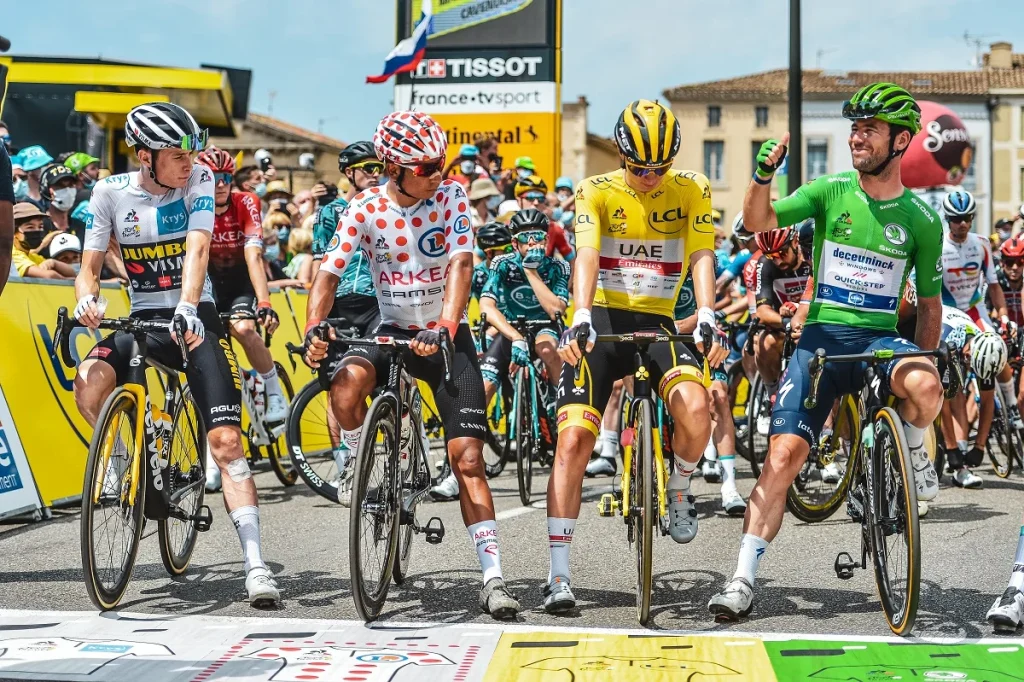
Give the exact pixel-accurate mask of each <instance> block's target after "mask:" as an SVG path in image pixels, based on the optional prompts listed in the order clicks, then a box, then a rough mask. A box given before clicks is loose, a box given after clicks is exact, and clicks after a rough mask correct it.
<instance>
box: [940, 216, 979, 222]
mask: <svg viewBox="0 0 1024 682" xmlns="http://www.w3.org/2000/svg"><path fill="white" fill-rule="evenodd" d="M946 220H948V221H949V222H950V223H973V222H974V216H972V215H958V216H946Z"/></svg>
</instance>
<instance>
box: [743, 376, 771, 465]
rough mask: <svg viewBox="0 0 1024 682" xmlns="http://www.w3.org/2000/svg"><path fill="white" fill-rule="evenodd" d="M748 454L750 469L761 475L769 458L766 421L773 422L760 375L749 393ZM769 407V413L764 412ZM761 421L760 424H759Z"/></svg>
mask: <svg viewBox="0 0 1024 682" xmlns="http://www.w3.org/2000/svg"><path fill="white" fill-rule="evenodd" d="M747 395H748V398H747V454H748V455H749V456H750V470H751V471H753V472H754V477H755V478H757V477H758V476H760V475H761V467H762V465H764V461H765V459H767V458H768V432H767V430H766V429H765V423H766V422H767V423H771V408H768V407H767V405H768V402H767V400H766V399H765V388H764V382H763V381H761V377H760V375H758V376H757V377H755V379H754V385H753V386H752V387H751V390H750V393H748V394H747ZM765 409H768V414H764V412H765ZM758 422H760V424H758Z"/></svg>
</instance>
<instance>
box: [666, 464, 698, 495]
mask: <svg viewBox="0 0 1024 682" xmlns="http://www.w3.org/2000/svg"><path fill="white" fill-rule="evenodd" d="M673 459H674V460H675V466H674V467H672V475H671V476H669V477H668V489H669V490H689V489H690V479H691V478H692V477H693V472H694V470H695V469H696V468H697V463H696V462H687V461H686V460H685V459H682V458H680V457H673Z"/></svg>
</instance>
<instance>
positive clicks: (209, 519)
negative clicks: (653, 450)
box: [192, 504, 213, 533]
mask: <svg viewBox="0 0 1024 682" xmlns="http://www.w3.org/2000/svg"><path fill="white" fill-rule="evenodd" d="M192 520H193V521H195V524H196V530H197V531H199V532H200V533H205V532H206V531H208V530H210V529H211V528H213V512H212V511H210V508H209V507H207V506H206V505H205V504H204V505H203V506H202V507H200V508H199V510H198V511H197V512H196V513H195V515H193V516H192Z"/></svg>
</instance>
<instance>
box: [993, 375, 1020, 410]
mask: <svg viewBox="0 0 1024 682" xmlns="http://www.w3.org/2000/svg"><path fill="white" fill-rule="evenodd" d="M996 383H997V384H999V393H1000V394H1001V395H1002V398H1003V409H1007V408H1009V407H1010V406H1013V405H1016V404H1017V396H1016V395H1015V394H1014V392H1013V379H1010V380H1009V381H997V382H996Z"/></svg>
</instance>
